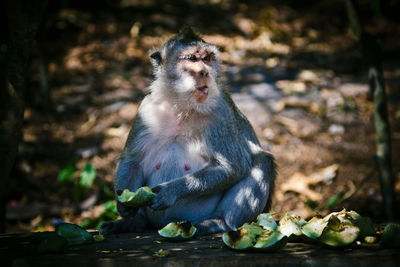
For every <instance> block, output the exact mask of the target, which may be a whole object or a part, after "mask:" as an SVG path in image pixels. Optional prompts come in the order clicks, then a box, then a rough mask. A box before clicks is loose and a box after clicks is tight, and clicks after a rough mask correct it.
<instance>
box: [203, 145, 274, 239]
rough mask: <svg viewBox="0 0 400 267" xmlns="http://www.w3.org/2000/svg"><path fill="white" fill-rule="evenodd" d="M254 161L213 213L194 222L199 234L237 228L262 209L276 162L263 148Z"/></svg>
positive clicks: (269, 189)
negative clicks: (247, 173)
mask: <svg viewBox="0 0 400 267" xmlns="http://www.w3.org/2000/svg"><path fill="white" fill-rule="evenodd" d="M253 163H254V165H253V167H252V169H251V171H250V175H249V176H247V177H246V178H244V179H243V180H241V181H240V182H238V183H237V184H236V185H234V186H233V187H232V188H230V189H229V190H228V191H227V192H226V193H225V194H224V196H223V198H222V200H221V202H220V203H219V204H218V207H217V209H216V212H215V213H214V215H215V217H213V218H210V219H207V220H204V221H201V222H199V223H198V224H196V227H198V231H199V232H198V234H199V235H205V234H209V233H216V232H223V231H228V230H234V229H237V228H238V227H240V226H241V225H243V223H245V222H251V221H253V220H255V219H256V217H257V215H258V214H260V213H261V212H262V211H263V209H264V208H265V206H266V204H267V202H268V199H269V196H270V191H272V187H273V180H274V178H275V164H274V162H273V159H272V157H271V156H270V155H269V154H267V153H265V152H261V153H259V154H257V155H255V158H254V161H253Z"/></svg>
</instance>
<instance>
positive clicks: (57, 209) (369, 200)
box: [7, 0, 400, 231]
mask: <svg viewBox="0 0 400 267" xmlns="http://www.w3.org/2000/svg"><path fill="white" fill-rule="evenodd" d="M51 2H53V1H51ZM81 2H82V1H81ZM92 2H93V1H87V2H86V1H85V2H84V3H79V2H77V1H65V2H63V3H50V6H49V10H48V14H47V17H46V20H45V21H44V23H43V25H42V27H43V30H42V31H41V33H40V34H39V36H38V41H37V42H36V43H35V44H34V52H33V57H32V61H31V66H30V70H29V83H28V92H29V93H28V99H27V101H28V105H27V107H26V111H25V120H24V129H23V132H24V134H23V142H22V143H21V145H20V149H19V156H18V159H17V164H16V166H15V168H14V171H13V174H12V178H11V185H10V186H11V190H10V203H9V209H8V214H7V217H8V219H9V220H8V231H24V230H51V229H52V227H53V226H52V224H53V223H54V221H55V220H60V219H61V220H64V221H69V222H74V223H80V222H82V220H84V219H87V218H92V217H96V216H99V214H101V213H102V212H104V205H103V203H105V202H106V201H107V200H110V199H112V198H113V196H112V190H113V187H112V181H113V174H114V171H115V167H116V163H117V160H118V157H119V155H120V153H121V151H122V149H123V146H124V143H125V140H126V137H127V134H128V132H129V129H130V125H131V123H132V120H133V118H134V116H135V114H136V111H137V108H138V105H139V103H140V100H141V99H142V98H143V97H144V96H145V95H146V94H147V93H148V91H147V89H146V88H147V86H148V85H149V83H150V82H151V80H152V70H151V65H150V61H149V59H148V53H149V51H150V50H151V49H152V48H154V47H158V46H160V45H161V44H162V42H163V41H165V40H167V39H168V38H169V37H171V36H172V35H173V34H175V33H176V32H177V31H178V29H179V28H181V27H182V26H183V25H186V24H188V25H192V26H194V27H195V29H196V30H197V31H199V32H200V33H202V35H203V38H204V39H205V40H206V41H208V42H210V43H213V44H216V45H217V46H218V47H219V49H220V52H221V60H222V64H223V66H222V73H223V76H224V77H225V80H224V84H225V86H226V88H228V90H229V91H230V92H231V93H232V97H233V99H234V101H235V102H236V103H237V105H238V106H239V108H240V109H241V110H242V111H243V113H244V114H245V115H246V116H247V117H248V118H249V120H250V121H251V122H252V124H253V126H254V128H255V130H256V132H257V134H258V137H259V139H260V142H261V143H262V145H263V147H264V148H265V149H266V150H269V151H271V152H272V154H273V155H274V156H275V158H276V161H277V164H278V165H279V172H278V177H277V180H276V189H275V194H274V201H273V203H272V210H271V212H272V213H273V214H275V215H276V216H277V217H279V216H280V215H282V214H283V213H284V212H286V211H294V212H295V213H297V214H299V215H301V216H303V217H304V218H309V217H311V216H313V215H315V214H316V213H321V214H326V213H327V212H329V211H332V210H338V209H341V208H342V207H346V208H348V209H354V210H356V211H358V212H359V213H360V214H362V215H366V216H370V217H372V218H373V220H375V221H376V222H380V221H383V220H384V214H383V209H382V208H381V204H382V197H381V194H380V188H379V180H378V173H377V166H376V163H375V160H374V154H375V146H376V145H375V144H376V142H375V128H374V120H373V113H372V112H373V106H372V102H371V99H372V98H371V96H370V94H369V87H368V76H367V66H366V65H365V63H364V61H363V60H362V57H361V53H360V52H359V49H358V47H357V44H356V43H355V42H354V40H353V38H352V34H351V32H350V30H349V28H348V21H347V19H346V16H345V14H346V13H345V6H344V4H343V1H328V0H326V1H311V0H308V1H268V2H269V4H265V3H262V1H246V3H244V2H243V3H242V2H241V1H224V0H209V1H207V0H205V1H195V3H189V1H173V2H171V4H161V5H160V4H156V2H157V1H152V0H146V1H135V0H122V1H119V2H118V1H115V2H112V1H100V2H96V3H97V4H94V3H92ZM300 2H301V3H300ZM394 2H395V1H394ZM392 5H394V6H389V8H388V9H387V10H389V11H387V17H385V16H384V17H381V18H379V19H373V16H372V15H371V14H368V13H367V14H368V16H366V17H365V18H364V17H362V18H361V19H362V21H363V25H364V26H365V28H366V29H368V31H370V32H372V33H374V34H377V35H378V36H379V37H380V38H381V43H382V47H383V52H384V63H383V69H384V76H385V82H386V88H387V91H388V100H389V103H388V104H389V117H390V122H391V133H392V145H393V153H392V155H393V168H394V174H395V177H396V178H397V183H396V194H397V196H398V199H399V194H400V182H399V176H400V166H399V165H398V164H397V162H398V160H399V158H400V154H399V147H400V122H399V118H400V109H399V105H398V104H399V100H400V98H399V97H400V61H399V59H400V54H399V49H398V48H399V47H400V26H399V23H398V21H395V20H394V19H395V18H396V17H395V16H392V15H391V13H390V9H395V8H396V7H399V4H397V3H392ZM366 8H367V7H365V6H363V9H366ZM71 163H74V164H75V166H76V169H77V170H78V171H76V173H75V174H74V175H75V177H74V179H75V180H74V181H72V182H70V183H61V182H60V181H59V179H58V176H59V173H60V171H61V170H62V169H64V168H65V167H66V166H68V164H71ZM85 163H89V164H91V166H93V167H94V168H95V170H96V173H97V176H96V179H95V181H94V184H93V186H91V187H90V188H89V189H87V190H86V191H84V192H83V193H82V192H81V193H79V194H78V193H76V190H75V189H74V187H75V183H76V179H78V176H79V170H80V169H82V168H83V166H84V164H85ZM334 164H336V165H334ZM332 165H333V166H332ZM329 166H331V168H330V169H325V170H324V173H322V174H321V172H319V171H320V170H321V169H322V168H326V167H329ZM335 198H336V201H335Z"/></svg>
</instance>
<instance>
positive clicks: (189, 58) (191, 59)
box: [187, 55, 197, 62]
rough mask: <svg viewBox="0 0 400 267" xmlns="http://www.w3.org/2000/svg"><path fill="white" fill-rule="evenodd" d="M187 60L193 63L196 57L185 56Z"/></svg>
mask: <svg viewBox="0 0 400 267" xmlns="http://www.w3.org/2000/svg"><path fill="white" fill-rule="evenodd" d="M187 60H190V61H192V62H195V61H197V57H196V55H187Z"/></svg>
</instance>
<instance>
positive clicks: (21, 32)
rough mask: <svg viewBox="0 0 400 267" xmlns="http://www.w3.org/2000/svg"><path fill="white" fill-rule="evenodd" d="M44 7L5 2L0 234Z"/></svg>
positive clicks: (43, 1) (39, 2) (0, 56)
mask: <svg viewBox="0 0 400 267" xmlns="http://www.w3.org/2000/svg"><path fill="white" fill-rule="evenodd" d="M3 5H4V4H3ZM46 6H47V0H9V1H7V2H6V8H5V10H6V12H7V20H6V22H7V24H8V25H6V26H5V27H7V28H8V29H7V30H8V33H9V37H8V39H7V38H6V43H5V44H3V45H2V46H1V48H2V49H1V51H0V61H1V62H0V83H1V84H0V86H1V92H0V173H1V178H0V232H4V231H5V210H6V204H7V197H8V196H7V195H8V179H9V176H10V173H11V169H12V167H13V164H14V160H15V157H16V155H17V151H18V144H19V142H20V140H21V135H22V121H23V114H24V104H25V103H24V100H25V75H26V69H27V66H28V61H29V55H30V50H31V45H32V42H33V40H34V38H35V35H36V33H37V31H38V28H39V25H40V21H41V19H42V17H43V15H44V11H45V9H46Z"/></svg>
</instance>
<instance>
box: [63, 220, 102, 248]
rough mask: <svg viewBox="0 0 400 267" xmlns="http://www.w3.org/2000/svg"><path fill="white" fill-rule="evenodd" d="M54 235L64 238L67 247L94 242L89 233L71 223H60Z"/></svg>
mask: <svg viewBox="0 0 400 267" xmlns="http://www.w3.org/2000/svg"><path fill="white" fill-rule="evenodd" d="M56 233H57V234H58V235H59V236H62V237H64V238H65V239H66V240H67V241H68V244H69V245H80V244H84V243H90V242H93V241H94V239H93V236H92V234H91V233H89V232H88V231H86V230H84V229H83V228H81V227H80V226H78V225H76V224H72V223H60V224H59V225H57V227H56Z"/></svg>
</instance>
